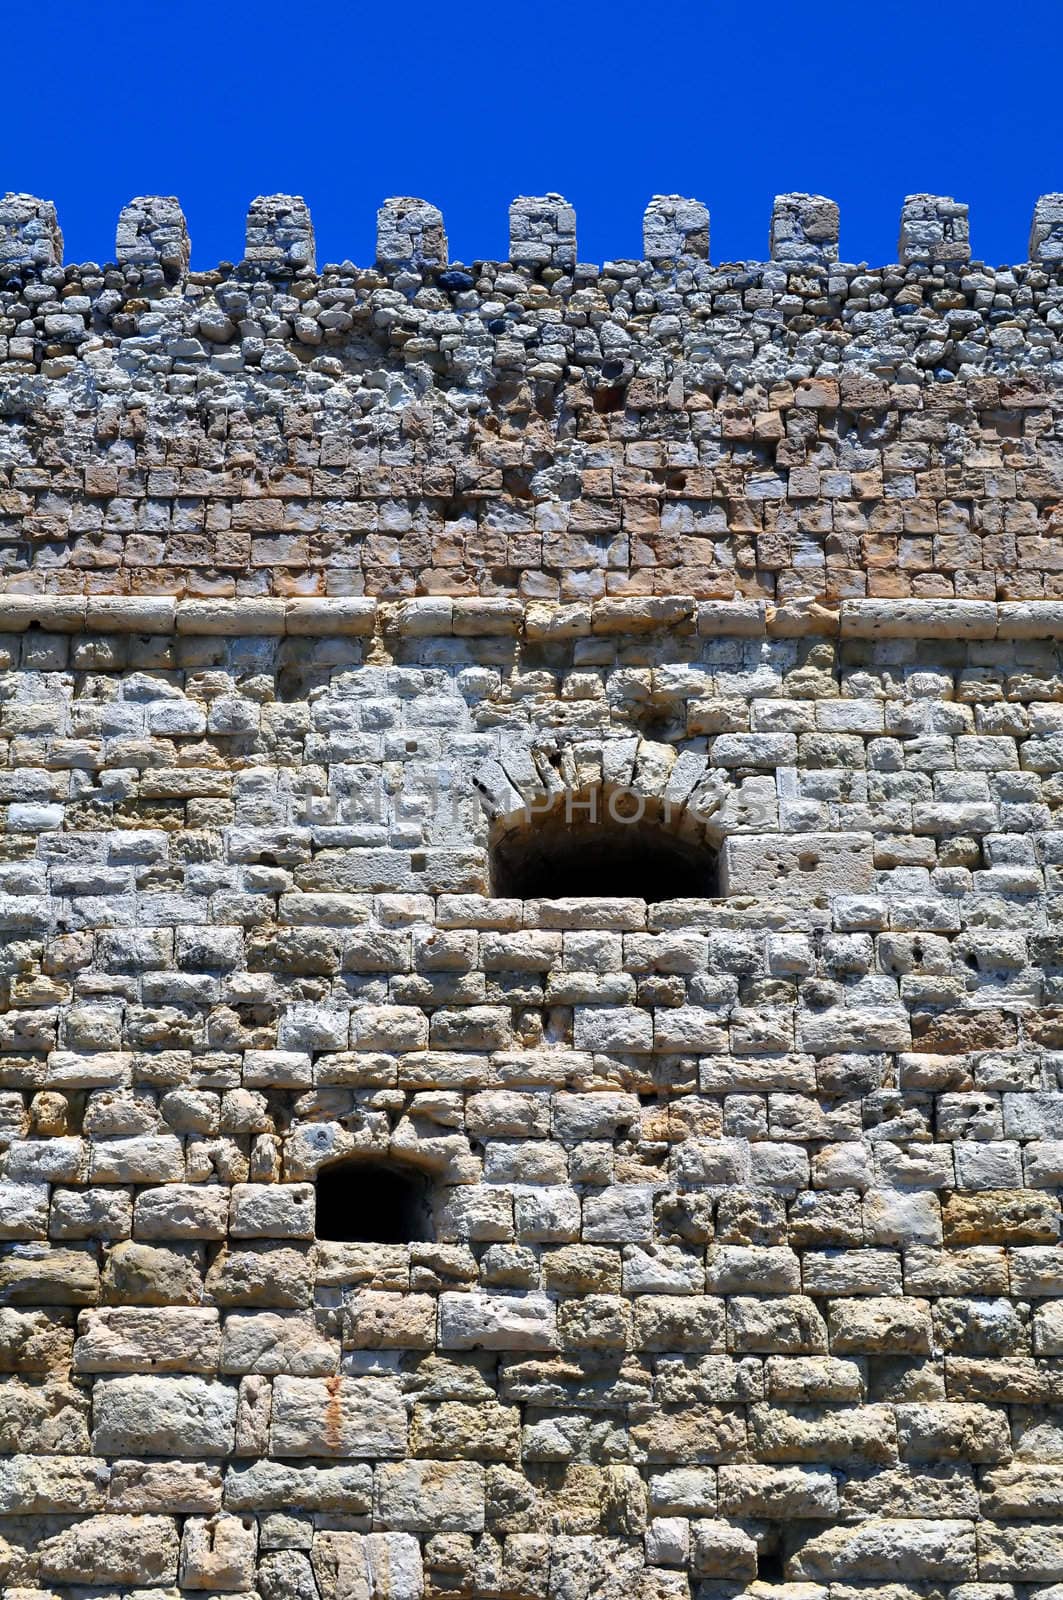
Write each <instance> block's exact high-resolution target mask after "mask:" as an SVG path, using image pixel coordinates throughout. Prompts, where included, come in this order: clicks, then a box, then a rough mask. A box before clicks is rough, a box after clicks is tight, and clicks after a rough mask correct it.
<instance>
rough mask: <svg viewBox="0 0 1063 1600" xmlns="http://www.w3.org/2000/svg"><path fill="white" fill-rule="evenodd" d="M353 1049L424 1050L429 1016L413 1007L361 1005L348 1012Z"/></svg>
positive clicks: (426, 1042) (426, 1041)
mask: <svg viewBox="0 0 1063 1600" xmlns="http://www.w3.org/2000/svg"><path fill="white" fill-rule="evenodd" d="M350 1043H351V1049H352V1050H423V1049H425V1048H426V1046H427V1044H428V1019H427V1018H426V1017H425V1015H424V1013H423V1012H422V1011H420V1010H419V1009H418V1008H417V1007H416V1006H364V1007H358V1008H356V1009H355V1010H354V1011H352V1013H351V1019H350Z"/></svg>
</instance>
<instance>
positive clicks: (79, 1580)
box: [38, 1516, 180, 1587]
mask: <svg viewBox="0 0 1063 1600" xmlns="http://www.w3.org/2000/svg"><path fill="white" fill-rule="evenodd" d="M179 1549H180V1541H179V1538H178V1533H177V1524H176V1522H175V1521H174V1519H173V1518H172V1517H130V1516H94V1517H86V1518H84V1520H83V1521H80V1522H75V1523H74V1524H73V1526H71V1527H69V1528H64V1529H62V1530H61V1531H60V1532H59V1533H56V1534H54V1535H53V1536H52V1537H51V1538H49V1539H45V1540H44V1541H43V1543H42V1544H41V1545H40V1547H39V1550H38V1557H39V1560H40V1570H41V1576H42V1577H43V1578H45V1579H48V1580H50V1581H52V1582H56V1583H76V1584H101V1585H102V1584H114V1583H121V1584H134V1585H142V1584H143V1585H150V1586H152V1587H154V1586H155V1585H158V1584H167V1583H171V1584H172V1583H175V1582H176V1581H177V1559H178V1552H179Z"/></svg>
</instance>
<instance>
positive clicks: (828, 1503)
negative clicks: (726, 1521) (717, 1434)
mask: <svg viewBox="0 0 1063 1600" xmlns="http://www.w3.org/2000/svg"><path fill="white" fill-rule="evenodd" d="M717 1478H718V1486H719V1505H720V1511H721V1512H722V1513H723V1515H724V1516H728V1517H778V1518H785V1519H786V1520H787V1521H789V1519H790V1518H805V1517H816V1518H819V1517H835V1516H837V1515H838V1488H837V1484H836V1482H835V1479H834V1474H833V1473H832V1472H828V1471H827V1470H826V1468H824V1467H770V1466H757V1465H752V1464H751V1465H749V1466H740V1467H737V1466H726V1465H722V1466H721V1467H720V1468H719V1471H718V1474H717Z"/></svg>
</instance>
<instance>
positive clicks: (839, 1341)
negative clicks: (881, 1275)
mask: <svg viewBox="0 0 1063 1600" xmlns="http://www.w3.org/2000/svg"><path fill="white" fill-rule="evenodd" d="M828 1327H829V1331H830V1347H831V1350H832V1351H835V1352H836V1353H837V1354H838V1355H854V1354H858V1355H929V1353H930V1350H931V1348H932V1344H933V1328H932V1326H931V1321H930V1307H929V1305H928V1304H927V1302H926V1301H925V1300H911V1299H904V1300H893V1299H879V1298H877V1297H875V1296H867V1297H866V1298H860V1299H852V1300H845V1301H839V1302H835V1303H834V1304H833V1305H832V1306H831V1308H830V1317H829V1319H828Z"/></svg>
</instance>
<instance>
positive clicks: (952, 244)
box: [897, 194, 971, 265]
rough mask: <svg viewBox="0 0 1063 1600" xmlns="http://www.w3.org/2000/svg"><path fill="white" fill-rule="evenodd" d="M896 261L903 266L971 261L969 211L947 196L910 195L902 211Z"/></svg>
mask: <svg viewBox="0 0 1063 1600" xmlns="http://www.w3.org/2000/svg"><path fill="white" fill-rule="evenodd" d="M897 259H898V260H899V261H900V262H901V264H902V265H907V264H908V263H909V262H913V261H919V262H926V263H927V264H933V263H934V262H938V261H969V260H970V259H971V235H970V226H969V224H968V221H967V207H966V206H965V205H963V204H962V203H958V202H957V201H955V200H952V199H950V198H949V197H948V196H946V195H936V194H910V195H908V196H907V197H906V199H905V202H904V206H903V208H902V210H901V236H900V242H899V244H898V246H897Z"/></svg>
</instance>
